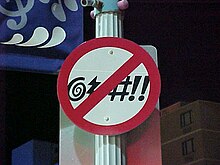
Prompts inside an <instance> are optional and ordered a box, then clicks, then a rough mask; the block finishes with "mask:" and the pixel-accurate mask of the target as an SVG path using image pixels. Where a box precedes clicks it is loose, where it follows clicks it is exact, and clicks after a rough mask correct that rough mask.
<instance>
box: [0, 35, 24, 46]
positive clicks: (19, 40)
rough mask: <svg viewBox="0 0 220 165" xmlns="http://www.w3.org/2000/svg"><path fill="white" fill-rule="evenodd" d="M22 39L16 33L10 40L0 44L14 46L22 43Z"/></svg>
mask: <svg viewBox="0 0 220 165" xmlns="http://www.w3.org/2000/svg"><path fill="white" fill-rule="evenodd" d="M23 39H24V37H23V36H22V35H21V34H19V33H16V34H14V35H13V36H12V38H11V39H10V40H9V41H7V42H1V44H6V45H14V44H17V43H20V42H22V41H23Z"/></svg>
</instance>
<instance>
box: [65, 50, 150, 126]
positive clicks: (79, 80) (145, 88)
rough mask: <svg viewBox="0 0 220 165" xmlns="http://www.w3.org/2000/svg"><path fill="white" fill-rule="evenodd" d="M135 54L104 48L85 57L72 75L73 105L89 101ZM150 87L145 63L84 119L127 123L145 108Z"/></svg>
mask: <svg viewBox="0 0 220 165" xmlns="http://www.w3.org/2000/svg"><path fill="white" fill-rule="evenodd" d="M132 56H133V54H132V53H130V52H128V51H126V50H124V49H121V48H116V47H102V48H98V49H95V50H92V51H91V52H88V53H87V54H86V55H85V56H83V57H81V58H80V60H79V61H78V62H77V63H76V64H75V65H74V67H73V68H72V70H71V72H70V76H69V78H68V84H69V91H68V92H69V96H70V98H71V99H72V100H71V105H72V106H73V108H74V109H75V108H77V107H78V106H79V105H80V104H81V103H82V102H83V101H86V98H87V97H88V96H89V95H90V94H91V93H92V92H94V91H95V90H96V89H97V88H99V86H100V85H102V84H103V82H105V81H107V79H108V78H109V77H110V76H111V75H112V74H114V73H115V72H117V70H119V68H120V67H121V66H122V65H123V64H125V63H126V62H127V61H128V60H129V59H130V58H131V57H132ZM85 66H86V67H85ZM72 82H74V83H72ZM149 89H150V82H149V76H148V72H147V70H146V68H145V67H144V65H143V64H140V65H139V66H138V67H137V68H136V69H135V70H133V71H132V72H131V73H130V74H129V75H128V76H127V77H126V78H125V79H124V80H123V81H122V82H121V83H120V84H118V85H117V86H116V87H115V88H114V89H113V90H112V91H111V92H110V93H108V94H107V95H106V96H105V97H104V98H103V99H102V100H101V101H100V102H99V103H98V104H97V105H96V106H95V107H93V108H92V109H91V110H90V111H89V112H88V113H87V114H86V115H85V116H84V119H85V120H87V121H89V122H91V123H93V124H97V125H105V126H111V125H116V124H120V123H123V122H125V121H127V120H129V119H131V118H132V117H133V116H135V115H136V114H137V113H138V112H139V111H140V110H141V109H142V107H143V106H144V104H145V102H146V100H147V98H148V95H149Z"/></svg>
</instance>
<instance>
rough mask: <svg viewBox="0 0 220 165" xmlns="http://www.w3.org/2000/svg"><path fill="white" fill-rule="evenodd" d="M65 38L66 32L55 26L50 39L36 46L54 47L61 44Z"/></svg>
mask: <svg viewBox="0 0 220 165" xmlns="http://www.w3.org/2000/svg"><path fill="white" fill-rule="evenodd" d="M65 38H66V32H65V31H64V30H63V28H61V27H55V28H54V29H53V32H52V37H51V40H50V41H49V42H48V43H47V44H46V45H43V46H40V47H38V48H49V47H54V46H57V45H59V44H61V43H62V42H63V41H64V40H65Z"/></svg>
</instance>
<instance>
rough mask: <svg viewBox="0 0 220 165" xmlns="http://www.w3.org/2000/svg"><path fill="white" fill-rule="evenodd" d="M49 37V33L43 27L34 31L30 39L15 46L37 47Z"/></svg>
mask: <svg viewBox="0 0 220 165" xmlns="http://www.w3.org/2000/svg"><path fill="white" fill-rule="evenodd" d="M48 37H49V33H48V31H47V29H45V28H44V27H38V28H36V29H35V30H34V33H33V35H32V37H31V38H30V39H29V40H28V41H27V42H25V43H22V44H16V45H18V46H26V47H29V46H37V45H40V44H42V43H44V42H45V41H46V40H47V39H48Z"/></svg>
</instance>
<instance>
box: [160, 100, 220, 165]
mask: <svg viewBox="0 0 220 165" xmlns="http://www.w3.org/2000/svg"><path fill="white" fill-rule="evenodd" d="M161 143H162V161H163V165H219V164H220V104H219V103H214V102H208V101H201V100H198V101H195V102H192V103H189V104H187V103H182V102H178V103H176V104H174V105H171V106H169V107H167V108H165V109H162V110H161Z"/></svg>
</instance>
